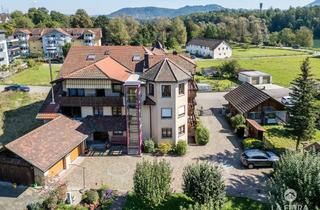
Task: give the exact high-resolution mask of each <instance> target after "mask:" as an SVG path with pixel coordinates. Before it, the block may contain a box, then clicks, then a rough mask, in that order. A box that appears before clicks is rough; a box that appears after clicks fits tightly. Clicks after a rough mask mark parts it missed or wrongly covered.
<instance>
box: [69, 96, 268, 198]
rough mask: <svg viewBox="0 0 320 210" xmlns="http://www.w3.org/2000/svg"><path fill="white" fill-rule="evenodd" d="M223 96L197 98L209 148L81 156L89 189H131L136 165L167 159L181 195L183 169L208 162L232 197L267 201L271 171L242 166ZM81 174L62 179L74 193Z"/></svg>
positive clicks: (74, 172) (77, 171)
mask: <svg viewBox="0 0 320 210" xmlns="http://www.w3.org/2000/svg"><path fill="white" fill-rule="evenodd" d="M223 95H224V93H201V94H199V96H198V98H197V101H198V106H203V108H204V109H205V110H206V111H205V113H206V114H207V116H202V117H201V120H202V122H203V124H204V125H205V126H206V127H208V129H209V130H210V133H211V137H210V138H211V141H210V142H209V144H208V145H206V146H190V147H189V151H188V154H187V155H186V156H184V157H154V156H150V155H143V156H142V158H141V157H132V156H107V157H106V156H101V157H82V158H81V160H79V164H80V165H81V166H84V167H85V168H86V170H85V182H86V187H87V188H94V187H99V186H100V185H101V184H108V185H110V186H111V187H113V188H114V189H116V190H119V191H123V192H126V191H129V190H132V187H133V182H132V176H133V173H134V170H135V166H136V163H137V162H140V161H142V159H147V160H154V159H159V160H160V159H165V160H167V161H169V162H170V164H171V166H172V169H173V175H172V177H173V181H172V188H173V190H174V191H176V192H181V191H182V188H181V184H182V172H183V168H184V167H185V166H186V165H188V164H190V163H193V162H197V161H209V162H212V163H213V164H217V165H219V166H220V167H221V170H222V173H223V177H224V179H225V182H226V185H227V193H228V194H229V195H235V196H245V197H250V198H253V199H258V200H259V199H262V200H263V199H265V194H264V192H263V189H264V186H265V183H266V179H267V174H269V173H270V169H253V170H248V169H244V168H243V167H242V166H241V164H240V162H239V156H240V154H241V150H240V147H239V143H238V139H237V138H236V137H235V136H234V135H233V134H232V133H231V132H230V128H229V126H228V124H227V123H226V121H225V120H224V118H223V117H222V116H221V115H220V108H221V104H223V103H225V101H224V99H223V97H222V96H223ZM212 113H213V114H212ZM82 175H83V171H82V169H81V168H79V167H76V166H73V168H72V169H71V170H69V171H68V172H67V173H66V174H65V175H64V176H63V180H64V181H66V182H67V183H68V185H69V188H70V189H71V190H75V191H77V190H79V189H81V188H82V187H83V176H82Z"/></svg>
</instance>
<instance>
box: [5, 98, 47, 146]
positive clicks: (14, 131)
mask: <svg viewBox="0 0 320 210" xmlns="http://www.w3.org/2000/svg"><path fill="white" fill-rule="evenodd" d="M44 98H45V95H44V94H29V93H20V92H2V93H0V147H1V145H2V144H6V143H8V142H10V141H12V140H14V139H16V138H18V137H20V136H21V135H23V134H25V133H27V132H29V131H31V130H33V129H34V128H36V127H38V126H39V125H41V122H39V121H37V120H36V119H35V117H36V114H37V112H38V110H39V108H40V106H41V104H42V100H43V99H44Z"/></svg>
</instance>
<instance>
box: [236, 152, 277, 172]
mask: <svg viewBox="0 0 320 210" xmlns="http://www.w3.org/2000/svg"><path fill="white" fill-rule="evenodd" d="M240 160H241V163H242V164H243V165H244V166H246V167H248V168H250V169H252V168H254V167H272V166H273V164H274V163H275V162H277V161H279V157H278V156H277V155H276V154H274V153H273V152H271V151H262V150H259V149H249V150H245V151H244V152H243V153H242V154H241V157H240Z"/></svg>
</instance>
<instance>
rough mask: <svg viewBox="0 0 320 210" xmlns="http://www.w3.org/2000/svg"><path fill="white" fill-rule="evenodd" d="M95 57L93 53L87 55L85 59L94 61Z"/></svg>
mask: <svg viewBox="0 0 320 210" xmlns="http://www.w3.org/2000/svg"><path fill="white" fill-rule="evenodd" d="M95 59H96V55H95V54H89V55H87V61H94V60H95Z"/></svg>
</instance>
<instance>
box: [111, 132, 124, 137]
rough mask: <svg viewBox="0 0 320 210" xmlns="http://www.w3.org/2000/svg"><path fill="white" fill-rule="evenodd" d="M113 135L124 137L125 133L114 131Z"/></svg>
mask: <svg viewBox="0 0 320 210" xmlns="http://www.w3.org/2000/svg"><path fill="white" fill-rule="evenodd" d="M112 133H113V135H114V136H122V135H123V131H113V132H112Z"/></svg>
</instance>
